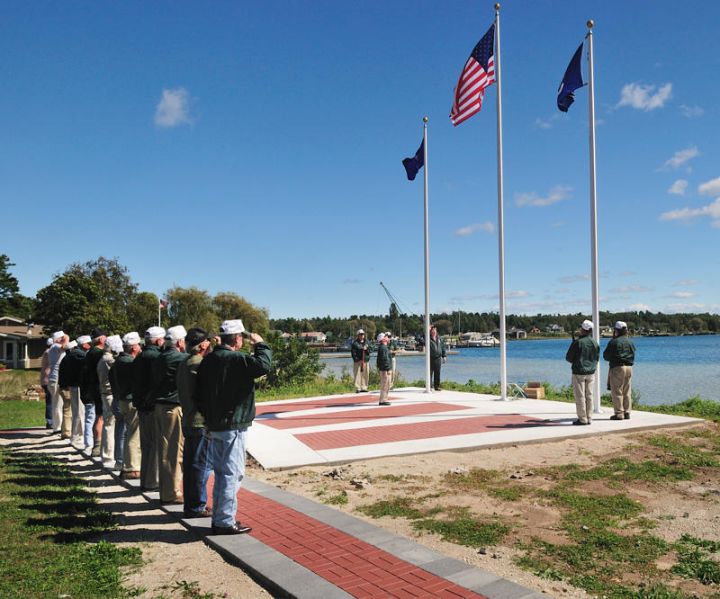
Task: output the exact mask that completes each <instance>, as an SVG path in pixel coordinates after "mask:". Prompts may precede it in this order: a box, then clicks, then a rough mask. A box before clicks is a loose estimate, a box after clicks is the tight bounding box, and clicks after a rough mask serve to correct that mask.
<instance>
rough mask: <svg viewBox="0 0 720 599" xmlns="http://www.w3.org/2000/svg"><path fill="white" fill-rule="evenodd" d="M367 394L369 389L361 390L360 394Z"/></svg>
mask: <svg viewBox="0 0 720 599" xmlns="http://www.w3.org/2000/svg"><path fill="white" fill-rule="evenodd" d="M367 392H368V390H367V389H360V393H367Z"/></svg>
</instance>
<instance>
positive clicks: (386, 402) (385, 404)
mask: <svg viewBox="0 0 720 599" xmlns="http://www.w3.org/2000/svg"><path fill="white" fill-rule="evenodd" d="M378 405H380V406H390V405H392V404H391V403H390V402H389V401H388V400H384V401H381V402H380V403H378Z"/></svg>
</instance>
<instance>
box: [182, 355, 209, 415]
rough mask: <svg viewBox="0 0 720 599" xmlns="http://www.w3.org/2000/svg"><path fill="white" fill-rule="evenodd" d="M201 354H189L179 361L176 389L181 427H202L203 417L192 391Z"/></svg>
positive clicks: (201, 357) (193, 390) (201, 358)
mask: <svg viewBox="0 0 720 599" xmlns="http://www.w3.org/2000/svg"><path fill="white" fill-rule="evenodd" d="M202 361H203V356H201V355H200V354H191V355H190V357H189V358H188V359H187V360H185V361H184V362H180V364H179V365H178V369H177V378H176V382H177V390H178V397H179V398H180V405H181V406H182V427H183V428H184V429H186V428H203V427H204V426H205V419H204V418H203V416H202V414H201V413H200V412H198V409H197V406H196V405H195V401H194V400H193V393H195V382H196V381H197V371H198V368H200V363H201V362H202Z"/></svg>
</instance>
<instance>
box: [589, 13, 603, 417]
mask: <svg viewBox="0 0 720 599" xmlns="http://www.w3.org/2000/svg"><path fill="white" fill-rule="evenodd" d="M593 25H595V23H594V22H593V21H592V19H591V20H589V21H588V22H587V26H588V32H587V36H586V37H587V40H588V92H589V93H588V102H589V104H588V120H589V124H590V238H591V242H590V271H591V277H592V321H593V338H594V339H595V341H596V342H597V343H598V344H599V343H600V303H599V299H598V287H599V278H598V244H597V173H596V170H595V169H596V165H595V71H594V67H593V36H592V28H593ZM594 387H595V388H594V393H593V412H594V413H595V414H599V413H600V362H599V361H598V366H597V370H596V371H595V381H594Z"/></svg>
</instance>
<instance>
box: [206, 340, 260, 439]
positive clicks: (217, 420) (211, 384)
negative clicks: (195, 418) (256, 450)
mask: <svg viewBox="0 0 720 599" xmlns="http://www.w3.org/2000/svg"><path fill="white" fill-rule="evenodd" d="M271 368H272V350H271V349H270V346H268V345H266V344H265V343H256V344H255V353H254V355H250V354H246V353H245V352H239V351H233V350H231V349H230V348H229V347H227V346H226V345H218V346H216V347H215V349H214V350H213V351H212V352H210V353H209V354H208V355H207V356H205V359H204V360H203V361H202V363H201V364H200V367H199V368H198V372H197V379H196V384H195V392H194V394H193V398H194V400H195V405H196V406H197V408H198V410H199V411H200V413H201V414H202V415H203V416H204V417H205V426H206V427H207V429H208V430H210V431H230V430H240V429H244V428H246V427H248V426H250V425H251V424H252V421H253V420H254V418H255V379H256V378H258V377H260V376H263V375H265V374H268V373H269V372H270V370H271Z"/></svg>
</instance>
